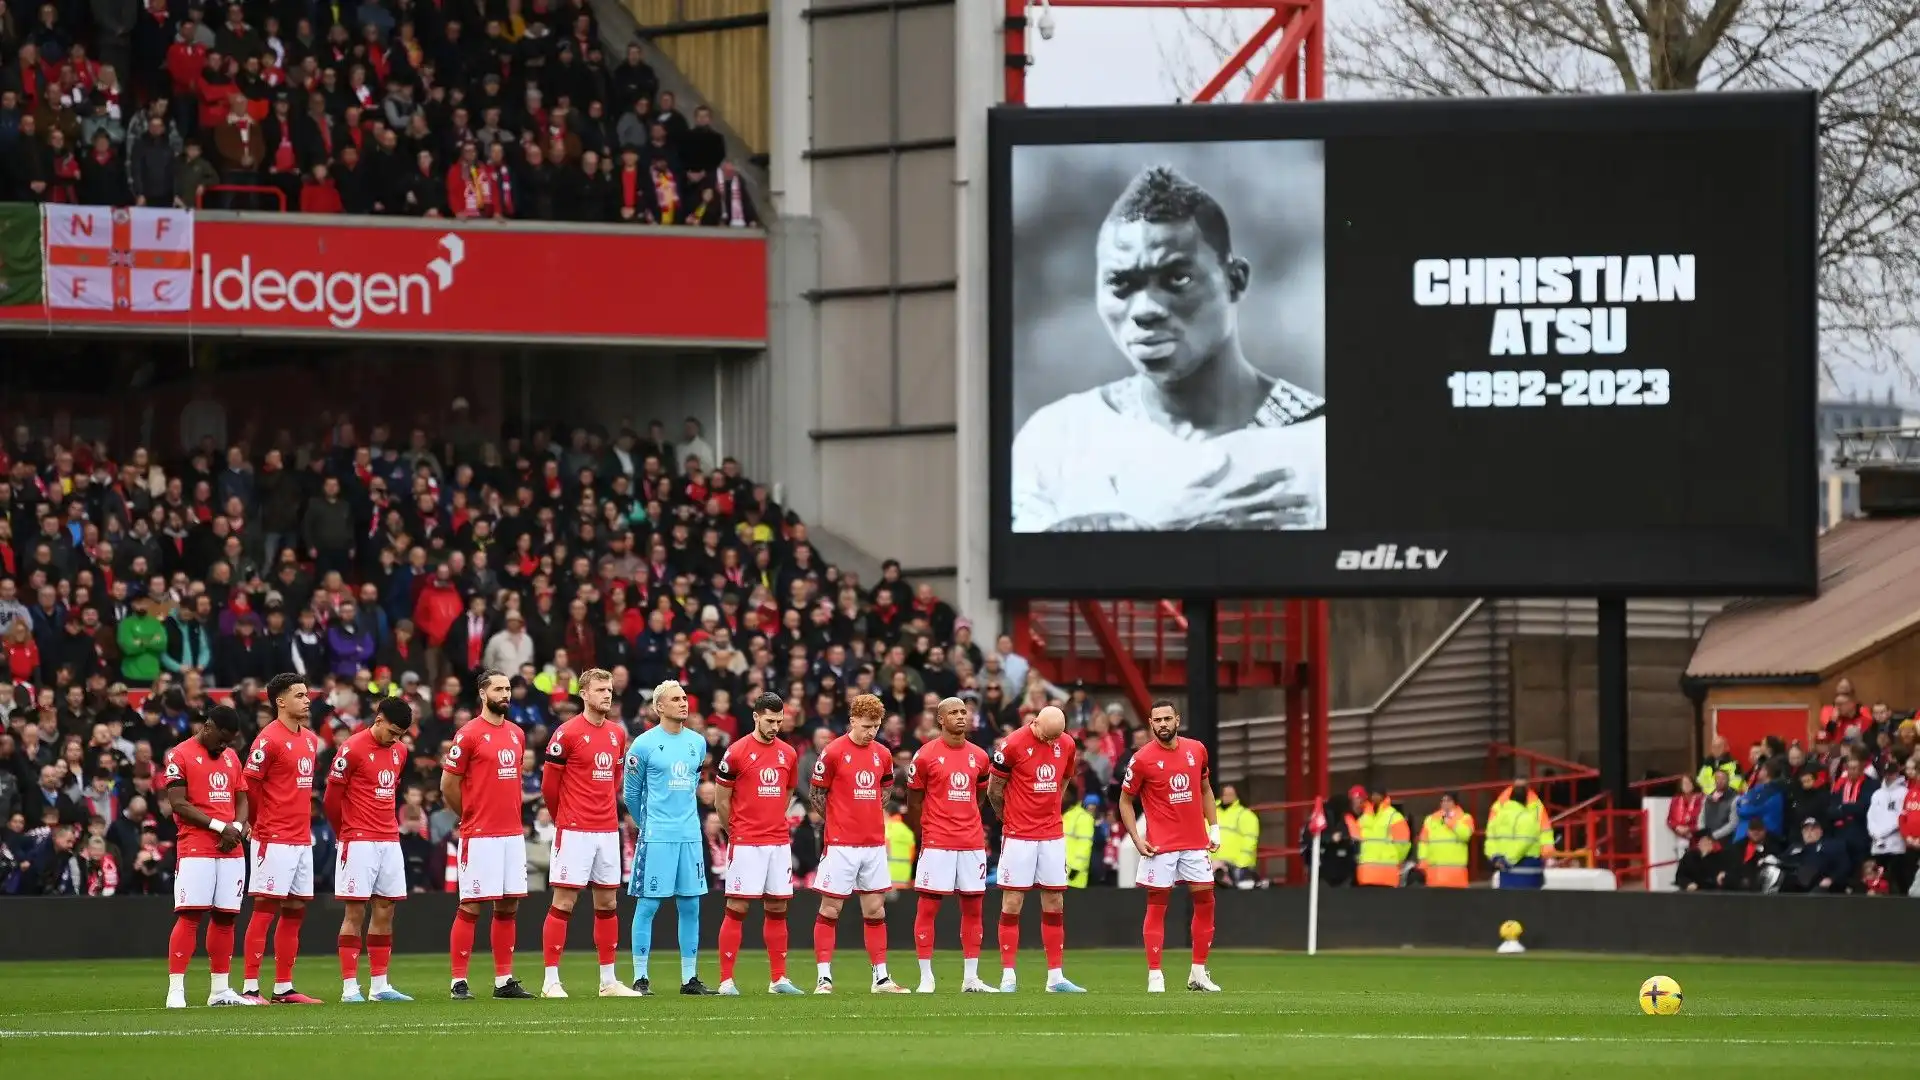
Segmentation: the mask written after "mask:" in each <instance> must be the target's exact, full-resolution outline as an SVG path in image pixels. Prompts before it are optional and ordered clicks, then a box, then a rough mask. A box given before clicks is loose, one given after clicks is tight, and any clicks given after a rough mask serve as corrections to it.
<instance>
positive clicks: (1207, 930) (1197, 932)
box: [1187, 889, 1213, 964]
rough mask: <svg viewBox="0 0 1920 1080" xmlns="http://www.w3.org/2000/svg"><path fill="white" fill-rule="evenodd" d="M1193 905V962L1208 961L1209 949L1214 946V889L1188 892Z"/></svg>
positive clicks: (1188, 898)
mask: <svg viewBox="0 0 1920 1080" xmlns="http://www.w3.org/2000/svg"><path fill="white" fill-rule="evenodd" d="M1187 900H1188V902H1189V903H1191V904H1192V905H1193V926H1192V932H1193V962H1194V963H1196V964H1204V963H1206V962H1207V950H1209V949H1211V948H1213V890H1212V889H1196V890H1194V891H1192V892H1190V893H1188V894H1187Z"/></svg>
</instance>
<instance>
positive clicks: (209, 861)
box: [173, 856, 247, 911]
mask: <svg viewBox="0 0 1920 1080" xmlns="http://www.w3.org/2000/svg"><path fill="white" fill-rule="evenodd" d="M246 891H247V860H246V859H245V858H243V857H238V856H236V857H235V858H231V859H213V858H205V857H188V858H185V859H181V860H180V865H179V867H178V868H176V869H175V870H174V873H173V910H175V911H205V910H207V909H208V908H211V909H213V910H214V911H239V910H240V898H241V897H242V896H244V895H246Z"/></svg>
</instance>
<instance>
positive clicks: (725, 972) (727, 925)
mask: <svg viewBox="0 0 1920 1080" xmlns="http://www.w3.org/2000/svg"><path fill="white" fill-rule="evenodd" d="M740 919H741V913H740V912H738V911H735V910H733V909H732V908H728V909H727V910H726V913H725V914H724V915H722V916H720V981H721V982H726V981H727V980H729V979H731V978H733V962H734V961H735V960H737V959H739V958H740Z"/></svg>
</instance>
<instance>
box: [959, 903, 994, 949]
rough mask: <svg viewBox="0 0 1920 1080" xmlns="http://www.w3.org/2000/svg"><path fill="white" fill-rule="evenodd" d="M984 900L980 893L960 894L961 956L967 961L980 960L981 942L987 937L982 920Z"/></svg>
mask: <svg viewBox="0 0 1920 1080" xmlns="http://www.w3.org/2000/svg"><path fill="white" fill-rule="evenodd" d="M984 899H986V898H985V897H983V896H981V895H980V894H979V893H961V894H960V956H961V957H962V958H963V959H966V960H978V959H980V942H981V940H982V939H983V938H985V937H986V936H987V928H986V924H985V921H984V920H982V919H981V918H980V908H981V901H982V900H984Z"/></svg>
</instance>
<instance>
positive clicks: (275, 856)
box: [247, 840, 313, 900]
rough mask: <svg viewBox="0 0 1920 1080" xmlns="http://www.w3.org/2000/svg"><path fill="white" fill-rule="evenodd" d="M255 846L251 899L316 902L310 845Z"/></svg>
mask: <svg viewBox="0 0 1920 1080" xmlns="http://www.w3.org/2000/svg"><path fill="white" fill-rule="evenodd" d="M251 843H252V844H253V867H252V877H253V883H252V884H251V885H250V886H249V887H248V889H247V895H248V896H265V897H271V898H273V899H276V900H311V899H313V847H312V845H309V844H269V843H267V842H266V841H263V840H254V841H251Z"/></svg>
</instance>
